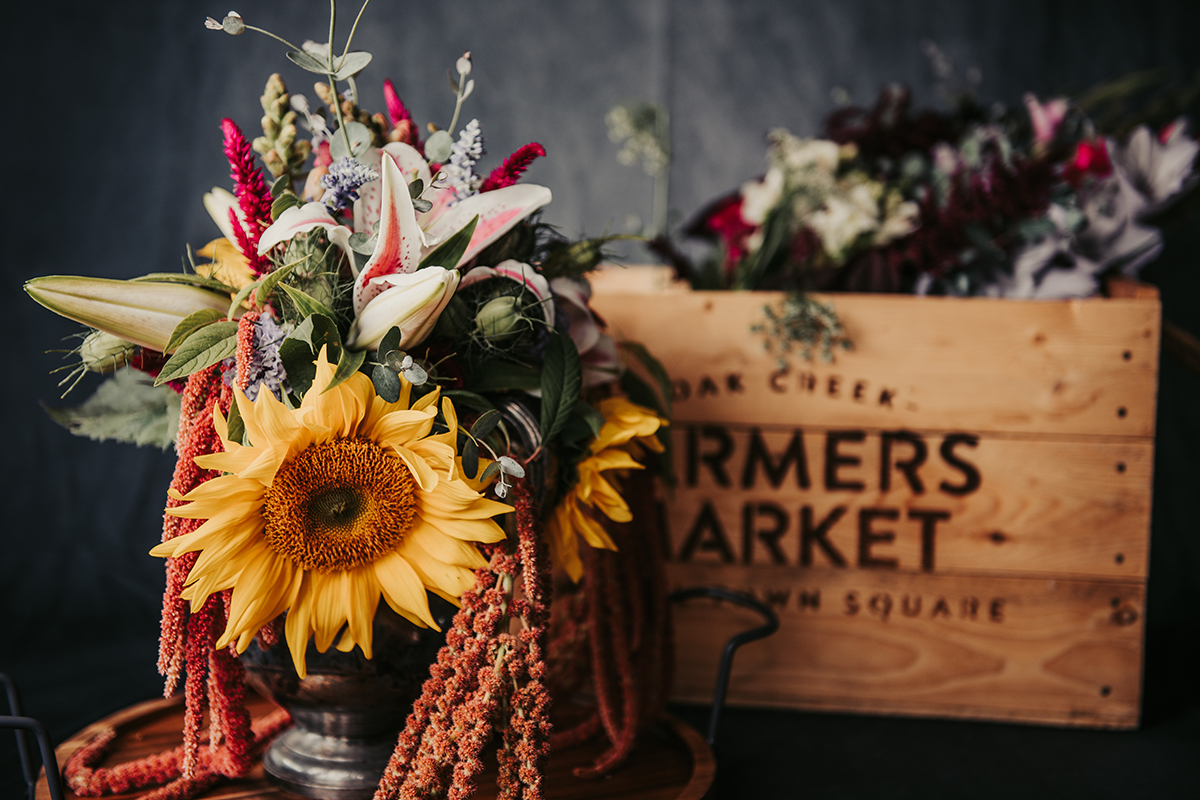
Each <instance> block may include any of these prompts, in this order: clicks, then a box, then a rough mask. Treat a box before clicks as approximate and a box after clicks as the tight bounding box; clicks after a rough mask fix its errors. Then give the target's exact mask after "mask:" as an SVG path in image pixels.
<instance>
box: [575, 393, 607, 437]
mask: <svg viewBox="0 0 1200 800" xmlns="http://www.w3.org/2000/svg"><path fill="white" fill-rule="evenodd" d="M574 414H575V416H577V417H579V418H581V419H582V420H583V421H584V422H586V423H587V426H588V429H589V430H590V431H591V432H592V436H599V435H600V429H601V428H603V427H604V415H603V414H601V413H600V412H599V411H597V410H596V409H594V408H592V407H591V406H590V405H588V404H587V403H585V402H584V401H583V400H580V401H579V402H578V403H576V404H575V411H574Z"/></svg>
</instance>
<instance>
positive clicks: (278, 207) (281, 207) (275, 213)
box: [271, 175, 301, 220]
mask: <svg viewBox="0 0 1200 800" xmlns="http://www.w3.org/2000/svg"><path fill="white" fill-rule="evenodd" d="M284 177H285V178H286V177H287V176H286V175H284ZM298 205H301V201H300V198H299V197H297V196H296V195H294V194H292V193H291V192H285V193H283V194H281V195H279V197H276V198H275V201H274V202H272V203H271V219H272V220H277V219H279V217H280V215H282V214H283V212H285V211H287V210H288V209H289V208H292V207H294V206H298Z"/></svg>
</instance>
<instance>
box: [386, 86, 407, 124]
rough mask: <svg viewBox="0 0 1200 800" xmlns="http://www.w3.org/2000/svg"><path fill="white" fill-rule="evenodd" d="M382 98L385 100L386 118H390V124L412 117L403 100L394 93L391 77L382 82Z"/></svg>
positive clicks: (394, 88)
mask: <svg viewBox="0 0 1200 800" xmlns="http://www.w3.org/2000/svg"><path fill="white" fill-rule="evenodd" d="M383 99H384V100H385V101H386V102H387V112H388V118H389V119H391V121H392V125H399V124H400V122H401V121H402V120H406V119H407V120H411V119H412V114H410V113H408V108H406V107H405V105H404V101H402V100H401V99H400V95H399V94H397V93H396V84H394V83H392V79H391V78H388V79H387V80H385V81H384V82H383Z"/></svg>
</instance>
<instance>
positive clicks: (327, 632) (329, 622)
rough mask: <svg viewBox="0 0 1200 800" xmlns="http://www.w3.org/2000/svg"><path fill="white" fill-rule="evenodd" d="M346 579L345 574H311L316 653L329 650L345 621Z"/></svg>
mask: <svg viewBox="0 0 1200 800" xmlns="http://www.w3.org/2000/svg"><path fill="white" fill-rule="evenodd" d="M347 577H348V575H347V573H345V572H329V573H322V572H314V573H312V595H313V612H312V623H313V638H314V640H315V641H316V644H317V652H320V653H324V652H325V651H326V650H328V649H329V645H331V644H333V637H335V636H337V633H338V631H339V630H341V627H342V624H343V623H344V622H345V621H346V611H347V602H346V600H347V591H346V587H345V585H344V582H345V580H346V578H347Z"/></svg>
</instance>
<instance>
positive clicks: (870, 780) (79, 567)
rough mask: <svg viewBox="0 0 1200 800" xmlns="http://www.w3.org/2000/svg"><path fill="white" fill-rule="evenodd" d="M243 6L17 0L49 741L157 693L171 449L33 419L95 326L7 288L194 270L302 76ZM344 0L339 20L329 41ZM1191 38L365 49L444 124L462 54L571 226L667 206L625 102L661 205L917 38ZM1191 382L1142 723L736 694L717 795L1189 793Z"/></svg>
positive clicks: (754, 152)
mask: <svg viewBox="0 0 1200 800" xmlns="http://www.w3.org/2000/svg"><path fill="white" fill-rule="evenodd" d="M14 6H16V7H14ZM226 10H227V9H226V8H225V7H224V6H217V5H215V4H214V3H208V2H199V1H198V0H128V1H127V2H123V3H119V4H118V3H97V2H83V1H82V0H74V1H72V0H48V1H46V2H32V3H22V4H19V5H17V4H12V3H9V4H6V14H5V16H4V25H5V30H6V33H7V37H6V38H7V39H8V41H9V42H10V49H9V50H8V51H7V56H8V58H7V63H8V64H9V69H8V71H7V72H8V75H7V78H8V79H7V80H6V81H4V85H5V86H6V88H7V89H8V91H7V92H5V93H4V95H3V96H4V97H6V98H7V101H8V102H7V103H5V104H4V105H3V109H4V112H5V120H4V122H3V124H2V125H0V130H2V131H3V137H4V147H3V150H2V151H0V153H2V154H3V156H4V158H5V161H6V168H5V175H6V180H5V183H6V184H7V186H8V190H7V193H6V197H7V202H6V203H4V207H5V211H6V214H7V217H8V219H9V222H8V224H7V225H6V226H5V229H6V236H5V241H4V245H3V247H0V253H2V256H0V270H2V275H3V278H2V284H0V285H2V287H3V292H0V303H2V304H3V305H2V308H3V316H0V319H2V320H3V321H4V327H3V330H4V333H5V336H6V348H5V352H6V355H7V356H8V357H9V358H11V359H12V361H11V362H10V363H9V368H8V375H7V380H5V381H4V387H5V390H4V392H3V393H2V394H0V403H2V408H3V417H2V419H3V420H4V424H5V428H6V430H7V433H6V434H5V435H4V437H3V440H2V441H3V448H4V450H3V452H4V454H3V458H2V460H0V470H2V471H0V487H3V489H4V491H5V493H6V496H7V498H8V500H9V504H8V512H7V513H6V514H5V515H4V517H3V519H4V522H3V523H0V619H2V620H3V623H2V627H0V671H7V672H9V673H10V674H12V675H13V676H14V677H15V678H17V679H18V681H19V683H20V685H21V687H22V689H23V691H24V694H25V698H26V710H27V713H29V714H32V715H35V716H38V717H41V718H43V719H44V720H45V721H46V722H47V723H48V724H49V725H50V727H51V730H52V733H53V734H54V736H55V737H56V738H57V739H59V740H61V739H63V738H65V737H66V736H67V735H69V734H71V733H72V732H74V731H75V730H77V729H78V728H80V727H82V726H83V725H84V724H86V723H88V722H90V721H92V720H94V719H96V718H98V717H99V716H102V715H103V714H106V713H109V712H111V711H113V710H115V709H117V708H120V707H123V706H125V705H128V704H129V703H132V702H134V701H137V700H141V699H145V698H147V697H150V696H153V695H154V694H155V693H156V692H157V691H159V688H160V680H159V678H158V676H157V675H156V674H155V671H154V660H155V652H156V636H157V625H158V606H159V601H160V593H161V584H162V564H161V562H160V561H159V560H158V559H153V558H151V557H149V556H148V555H147V554H146V551H147V550H148V549H149V548H150V547H151V546H152V545H153V544H154V543H155V542H156V541H157V539H158V528H159V525H160V522H161V507H162V500H163V492H164V489H165V486H166V483H167V481H168V479H169V476H170V470H171V466H172V464H173V461H174V458H173V455H172V454H171V453H159V452H157V451H153V450H147V449H137V448H134V447H132V446H127V445H115V444H97V443H92V442H88V441H86V440H79V439H76V438H74V437H72V436H70V435H69V434H67V433H66V432H65V431H63V430H62V429H60V428H58V427H56V426H55V425H54V424H53V423H52V422H51V421H50V420H49V419H48V418H46V417H45V415H44V414H43V413H42V412H41V410H40V409H39V407H38V404H39V403H42V402H46V403H53V402H55V401H56V398H57V394H58V390H57V389H56V388H55V379H54V378H52V377H51V376H49V375H48V372H49V370H50V369H51V368H53V367H54V366H57V365H58V363H60V362H59V361H58V360H57V359H58V356H56V355H47V354H46V353H45V351H46V350H47V349H51V348H54V347H60V346H68V347H69V346H70V343H67V344H65V345H63V344H60V340H61V339H63V337H66V336H68V335H70V334H71V333H73V332H74V331H75V330H76V329H77V328H76V326H73V325H72V324H70V323H67V322H65V321H63V320H61V319H58V318H57V317H55V316H54V315H52V314H50V313H49V312H46V311H44V310H42V309H40V308H39V307H37V306H36V305H35V304H34V303H33V302H32V301H30V300H29V299H28V298H26V297H25V296H24V294H23V292H22V291H21V288H20V287H21V284H22V282H24V281H25V280H27V279H29V278H31V277H34V276H37V275H44V274H54V273H67V274H85V275H96V276H108V277H131V276H133V275H136V274H141V273H144V272H150V271H161V270H172V269H176V268H177V267H178V265H179V263H180V257H181V255H182V253H183V247H184V244H185V243H191V244H193V245H194V246H199V245H200V244H203V243H204V242H207V241H208V240H209V239H211V238H213V236H214V235H215V229H214V227H213V225H212V223H211V222H210V221H209V220H208V218H207V216H206V214H205V212H204V210H203V207H202V205H201V202H200V197H201V194H202V193H203V192H204V191H206V190H208V189H209V188H210V187H212V186H227V185H228V178H227V166H226V162H225V160H224V158H223V156H222V153H221V146H220V144H221V139H220V132H219V130H218V125H219V122H220V120H221V118H222V117H223V116H230V117H232V118H234V119H235V120H236V121H237V122H238V123H239V124H241V125H242V127H243V128H244V129H245V130H246V131H247V132H248V133H250V135H253V132H254V131H255V130H256V129H257V125H258V123H257V120H258V118H259V116H260V113H261V112H260V110H259V106H258V95H259V94H260V93H261V91H262V85H263V82H264V81H265V79H266V77H267V75H269V74H270V73H271V72H273V71H280V72H282V73H283V74H284V76H285V78H286V79H287V81H288V83H289V86H290V88H292V89H293V91H300V92H304V93H307V94H308V95H309V96H310V98H311V96H312V92H311V88H310V86H311V80H310V79H309V75H308V74H307V73H303V72H301V71H300V70H298V69H297V68H294V67H292V66H291V65H290V64H289V63H288V62H286V61H285V60H284V58H283V52H282V47H281V46H280V45H278V44H277V43H275V42H274V41H271V40H268V39H266V38H264V37H261V36H257V35H253V34H247V35H245V36H242V37H240V38H236V39H235V38H232V37H229V36H226V35H224V34H222V33H216V32H211V31H207V30H205V29H204V28H203V25H202V22H203V19H204V17H205V16H206V15H212V16H217V17H219V16H221V15H222V14H224V12H225V11H226ZM237 10H238V11H239V12H240V13H241V14H242V15H243V17H245V19H246V20H247V21H248V22H251V23H252V24H256V25H259V26H261V27H265V28H268V29H270V30H273V31H276V32H277V33H279V34H281V35H283V36H284V37H285V38H289V39H292V40H293V41H299V40H303V39H305V38H313V39H317V40H321V39H324V38H325V36H326V24H327V23H326V20H327V17H326V13H327V7H326V6H325V5H324V4H323V3H322V2H320V0H310V1H307V2H298V0H289V1H288V2H286V3H285V2H281V0H247V2H243V3H241V4H240V5H239V6H238V8H237ZM356 10H357V9H351V8H344V9H343V10H342V18H341V19H342V23H341V26H340V36H344V35H345V32H346V31H347V30H348V27H349V23H350V21H351V18H352V15H353V12H354V11H356ZM1197 31H1200V4H1197V3H1194V2H1185V0H1143V2H1136V3H1135V2H1124V3H1117V2H1089V3H1083V2H1047V3H1038V2H1030V1H1029V0H1020V1H1009V2H1006V1H1004V0H987V1H986V2H975V3H965V2H963V3H959V2H938V1H937V0H920V1H919V2H915V1H914V2H895V1H894V0H893V1H890V2H889V0H840V1H838V0H812V1H810V2H788V1H787V0H740V1H739V0H694V2H684V1H683V0H640V1H639V0H607V1H606V2H553V1H552V0H525V1H524V2H522V1H521V0H491V1H490V2H482V1H481V2H470V1H469V0H442V2H399V1H398V0H374V2H373V3H372V6H371V7H370V8H369V9H368V11H367V16H366V24H365V27H364V28H363V29H362V30H361V31H360V33H359V37H358V39H357V46H358V47H359V48H361V49H365V50H369V51H371V52H373V53H374V54H375V61H374V62H373V63H372V64H371V66H370V67H369V68H368V70H367V72H366V73H365V74H364V76H363V79H362V80H361V81H360V88H361V91H362V92H363V95H364V98H363V102H364V105H365V106H367V107H369V108H374V109H376V110H383V101H382V96H381V94H380V89H379V86H380V84H381V83H382V81H383V79H384V78H386V77H390V78H392V79H393V80H394V81H395V82H396V84H397V87H398V88H399V91H400V93H401V95H402V97H403V98H404V100H405V102H406V103H407V104H408V105H409V107H410V108H411V109H412V110H413V113H414V115H415V116H416V118H417V120H418V122H419V123H420V124H422V125H423V124H424V123H425V122H427V121H435V122H437V123H439V124H441V125H443V126H444V125H445V124H446V123H447V122H448V118H449V115H450V113H451V111H452V108H453V106H452V98H451V96H450V94H449V91H448V89H447V88H446V84H447V81H446V78H445V73H446V69H447V68H448V67H450V66H452V64H453V63H454V59H455V58H456V57H457V56H458V55H459V54H461V53H462V51H464V50H467V49H469V50H471V51H472V52H473V54H474V58H475V74H474V75H473V77H474V78H475V79H476V81H477V88H476V91H475V95H474V96H473V97H472V98H471V99H470V100H469V101H468V105H467V108H466V110H465V112H464V113H465V114H466V115H467V116H466V117H464V119H470V118H471V117H473V116H476V117H478V118H479V119H480V121H481V123H482V125H483V130H484V133H485V136H486V138H487V150H488V156H487V157H486V158H485V160H484V162H483V164H482V165H481V166H483V167H484V168H488V169H490V168H491V166H493V165H495V164H496V163H498V162H499V160H500V159H501V158H503V157H504V156H505V155H507V154H508V153H509V152H511V151H512V150H513V149H515V148H516V147H518V146H520V145H522V144H524V143H526V142H528V141H532V140H537V141H540V142H541V143H542V144H544V145H545V147H546V149H547V151H548V153H549V155H548V157H547V158H546V159H543V160H541V161H539V162H538V163H537V164H536V165H535V166H534V167H533V169H532V170H530V172H529V174H528V178H529V179H530V180H532V181H535V182H538V183H542V184H545V185H547V186H549V187H551V188H552V189H553V191H554V193H555V202H554V204H553V205H552V206H551V207H550V209H549V211H548V214H547V218H548V219H549V220H550V221H551V222H554V223H556V224H558V225H559V226H560V227H561V228H562V229H563V230H564V231H565V232H566V233H569V234H578V233H588V234H597V233H599V232H601V231H603V230H604V229H605V228H606V227H610V226H615V227H617V228H619V227H620V226H621V225H623V224H625V223H624V221H625V220H626V218H627V217H628V216H629V215H636V216H637V217H640V218H641V219H643V220H649V219H650V217H651V184H650V180H649V179H648V178H647V177H646V176H645V175H643V174H642V173H641V172H640V171H638V170H637V169H634V168H626V167H622V166H619V165H618V164H617V162H616V160H615V154H616V146H615V145H613V144H612V143H611V142H609V141H608V139H607V137H606V131H605V127H604V121H603V117H604V114H605V112H606V111H607V110H608V109H609V108H610V107H611V106H612V105H613V104H615V103H618V102H622V101H627V100H653V101H659V102H662V103H664V104H665V105H666V106H667V107H668V108H669V110H670V113H671V118H672V123H673V147H674V152H675V161H674V165H673V167H672V171H671V182H672V194H671V206H672V208H673V209H675V210H676V211H677V212H678V214H680V215H687V214H690V213H691V212H693V211H695V210H696V209H697V208H699V207H700V206H701V205H702V204H703V203H704V202H705V201H707V200H709V199H711V198H712V197H714V196H715V195H717V194H718V193H722V192H725V191H728V190H730V189H732V188H734V187H736V186H737V185H738V184H739V183H740V182H741V181H743V180H745V179H746V178H747V177H749V176H751V175H753V174H755V173H757V172H759V171H760V170H761V168H762V164H763V152H764V139H763V136H764V134H765V132H766V130H767V129H768V128H770V127H774V126H779V125H782V126H786V127H788V128H790V129H791V130H793V131H795V132H797V133H801V134H810V135H811V134H815V133H817V132H818V131H819V126H820V121H821V120H822V118H823V117H824V115H825V114H826V113H827V112H828V111H829V110H830V109H831V108H832V107H833V101H832V99H831V90H832V89H833V88H834V87H841V88H843V89H844V90H846V91H848V92H849V93H850V96H851V97H852V98H853V100H854V101H855V102H857V103H863V104H865V103H870V102H871V101H872V100H873V99H874V96H875V94H876V92H877V91H878V89H879V87H880V86H881V85H882V84H883V83H885V82H889V81H900V82H904V83H907V84H908V85H909V86H911V87H912V88H913V90H914V93H915V95H916V97H917V99H918V101H921V102H934V101H936V100H937V98H936V96H935V91H934V88H935V86H934V84H935V81H934V76H933V73H932V71H931V70H930V67H929V64H928V62H927V60H926V58H925V56H924V55H922V51H921V42H922V41H924V40H931V41H933V42H935V43H936V44H938V45H939V46H940V47H941V48H942V49H943V50H944V51H945V52H946V53H947V54H948V55H949V56H950V57H951V58H952V59H954V60H955V62H956V63H957V64H958V66H959V67H960V68H963V69H966V68H967V67H972V66H974V67H978V68H979V70H980V72H981V75H982V82H981V84H980V94H981V96H983V97H985V98H987V99H995V100H1000V101H1004V102H1006V103H1009V104H1012V103H1016V102H1019V99H1020V96H1021V93H1022V92H1024V91H1027V90H1028V91H1034V92H1036V93H1038V94H1040V95H1043V96H1045V95H1048V94H1051V93H1054V92H1060V91H1078V90H1080V89H1083V88H1086V87H1087V86H1089V85H1091V84H1092V83H1094V82H1096V81H1099V80H1102V79H1106V78H1112V77H1115V76H1118V75H1121V74H1124V73H1126V72H1129V71H1131V70H1134V69H1141V68H1146V67H1151V66H1161V67H1164V68H1166V69H1167V70H1169V71H1171V72H1172V73H1173V74H1175V75H1177V76H1181V77H1182V76H1191V75H1192V74H1194V73H1195V72H1196V70H1197V68H1198V67H1200V52H1198V50H1197V47H1196V37H1197ZM340 36H339V38H340ZM1192 231H1194V229H1191V230H1188V229H1185V230H1183V231H1179V232H1175V233H1173V234H1172V236H1171V238H1169V239H1168V246H1167V250H1166V252H1165V253H1164V255H1163V257H1162V259H1160V261H1159V263H1157V264H1156V265H1154V266H1153V267H1152V268H1151V269H1150V271H1149V272H1148V273H1147V276H1148V277H1149V278H1150V279H1152V280H1153V281H1154V282H1156V283H1158V284H1159V285H1160V286H1161V287H1162V290H1163V305H1164V312H1165V315H1166V316H1167V318H1169V319H1173V320H1175V321H1177V322H1179V323H1180V324H1182V325H1184V326H1186V327H1188V328H1190V329H1192V330H1193V331H1200V317H1198V316H1197V314H1196V310H1195V309H1196V307H1197V303H1198V300H1200V277H1198V271H1200V263H1198V260H1197V258H1196V254H1195V246H1196V244H1197V240H1198V237H1197V236H1196V235H1195V233H1194V232H1192ZM92 385H94V384H86V385H85V386H83V387H82V388H81V389H80V390H79V392H80V393H79V394H78V395H77V398H82V397H84V396H86V394H87V393H88V392H89V391H90V390H91V388H92ZM1198 388H1200V381H1198V380H1197V379H1196V377H1194V376H1193V375H1191V374H1189V373H1187V372H1186V371H1185V370H1183V369H1182V368H1181V367H1179V366H1178V365H1177V364H1176V363H1175V362H1173V361H1171V360H1170V359H1169V358H1168V357H1165V358H1164V362H1163V374H1162V381H1161V392H1160V416H1159V438H1158V452H1159V458H1158V461H1157V476H1156V483H1155V492H1156V495H1155V513H1154V533H1153V550H1152V567H1151V585H1150V601H1149V603H1150V606H1149V629H1148V630H1149V633H1148V638H1149V642H1148V655H1147V668H1146V681H1147V686H1146V697H1147V706H1146V709H1147V710H1146V724H1145V726H1144V729H1143V730H1142V731H1141V732H1139V733H1137V734H1112V733H1098V732H1063V731H1055V730H1047V729H1038V728H1026V727H1019V726H1005V725H986V724H974V723H949V722H936V721H914V720H887V719H871V718H858V717H848V716H839V715H815V714H785V713H779V712H774V713H768V712H753V711H742V712H736V713H733V714H731V715H730V716H729V717H728V719H727V728H726V731H727V735H726V737H725V742H724V743H723V745H722V749H721V752H720V757H721V767H722V789H723V793H724V794H723V796H727V797H746V796H754V795H759V796H771V797H775V796H800V794H802V793H803V794H804V795H805V796H810V797H845V796H859V797H909V796H911V797H956V796H968V795H970V796H973V797H990V796H997V797H1000V796H1009V795H1012V794H1016V793H1018V792H1020V793H1023V794H1028V793H1031V792H1034V791H1036V790H1038V789H1040V790H1041V791H1044V792H1045V793H1046V794H1047V795H1048V796H1078V794H1080V793H1084V792H1086V793H1087V794H1089V795H1090V796H1094V797H1107V796H1112V797H1116V796H1122V797H1139V796H1156V797H1172V796H1188V795H1189V794H1190V792H1191V790H1193V789H1200V765H1198V764H1197V758H1198V756H1197V753H1200V733H1198V732H1197V731H1198V729H1200V701H1198V699H1197V689H1196V688H1195V681H1194V675H1195V663H1196V657H1197V647H1196V641H1197V639H1198V637H1200V632H1198V630H1197V629H1198V627H1200V626H1198V623H1197V620H1198V619H1200V611H1198V608H1200V600H1198V599H1197V593H1198V592H1200V580H1198V579H1197V574H1198V573H1200V544H1198V537H1197V533H1196V524H1195V521H1196V519H1197V511H1198V510H1200V501H1198V500H1197V497H1196V492H1195V489H1194V487H1195V484H1196V476H1197V470H1196V464H1197V458H1196V455H1195V454H1196V450H1197V443H1198V440H1200V413H1197V403H1196V400H1195V398H1196V397H1197V389H1198ZM682 713H684V714H685V715H687V714H690V715H692V716H693V717H694V718H697V719H698V718H699V717H698V716H697V715H698V714H699V712H698V711H694V710H688V709H684V710H683V711H682ZM13 752H14V748H13V747H12V745H11V742H10V741H8V737H7V735H5V736H0V764H2V766H3V771H2V772H0V796H10V795H11V796H16V794H17V793H18V792H19V788H17V787H18V785H19V783H18V781H17V777H16V773H15V767H14V763H15V762H14V760H13V758H12V753H13ZM867 767H870V769H868V768H867ZM1191 796H1196V795H1191Z"/></svg>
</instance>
